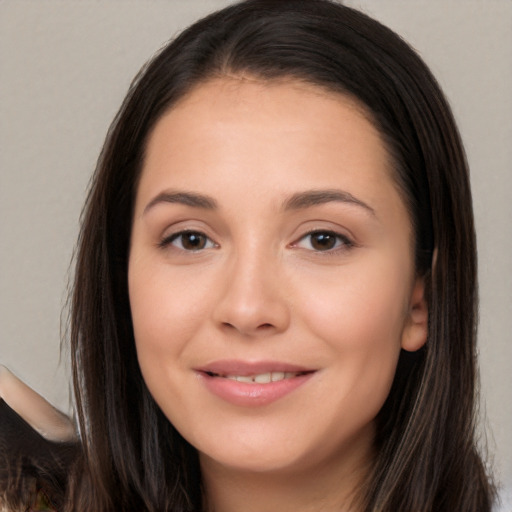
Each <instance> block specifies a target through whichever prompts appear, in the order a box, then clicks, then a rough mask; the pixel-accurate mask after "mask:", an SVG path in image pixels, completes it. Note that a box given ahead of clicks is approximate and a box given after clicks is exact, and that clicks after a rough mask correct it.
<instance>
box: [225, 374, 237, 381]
mask: <svg viewBox="0 0 512 512" xmlns="http://www.w3.org/2000/svg"><path fill="white" fill-rule="evenodd" d="M226 379H229V380H236V375H227V376H226Z"/></svg>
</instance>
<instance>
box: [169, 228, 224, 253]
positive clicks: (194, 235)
mask: <svg viewBox="0 0 512 512" xmlns="http://www.w3.org/2000/svg"><path fill="white" fill-rule="evenodd" d="M161 245H164V246H165V245H173V246H174V247H177V248H178V249H182V250H184V251H201V250H203V249H210V248H212V247H215V244H214V243H213V241H212V240H210V238H208V237H207V236H206V235H205V234H203V233H200V232H199V231H182V232H180V233H175V234H174V235H172V236H170V237H169V238H167V239H166V240H164V241H163V243H162V244H161Z"/></svg>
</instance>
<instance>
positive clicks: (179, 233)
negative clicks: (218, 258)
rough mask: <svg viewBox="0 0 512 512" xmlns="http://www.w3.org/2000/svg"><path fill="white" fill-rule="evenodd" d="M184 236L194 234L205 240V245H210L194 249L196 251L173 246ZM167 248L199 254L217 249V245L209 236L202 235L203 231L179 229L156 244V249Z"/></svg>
mask: <svg viewBox="0 0 512 512" xmlns="http://www.w3.org/2000/svg"><path fill="white" fill-rule="evenodd" d="M186 234H195V235H199V236H202V237H204V238H206V239H207V244H208V242H210V244H209V246H208V247H202V248H200V249H196V250H194V249H185V248H184V247H178V246H176V245H174V244H173V242H174V241H175V240H177V239H179V238H180V237H181V236H183V235H186ZM169 246H172V247H173V248H174V249H177V250H179V251H183V252H190V253H193V252H201V251H204V250H207V249H214V248H217V247H219V245H218V244H217V243H216V242H215V241H214V240H213V239H212V238H211V237H210V236H208V235H207V234H206V233H204V231H202V230H200V229H191V228H188V229H179V230H177V231H173V232H172V233H170V234H168V235H165V236H164V237H162V239H161V240H160V241H159V242H158V247H159V248H161V249H165V248H168V247H169Z"/></svg>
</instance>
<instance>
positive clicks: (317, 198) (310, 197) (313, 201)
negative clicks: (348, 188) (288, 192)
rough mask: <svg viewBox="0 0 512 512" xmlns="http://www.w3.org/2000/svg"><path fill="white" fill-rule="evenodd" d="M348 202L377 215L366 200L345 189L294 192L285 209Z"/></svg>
mask: <svg viewBox="0 0 512 512" xmlns="http://www.w3.org/2000/svg"><path fill="white" fill-rule="evenodd" d="M332 202H337V203H347V204H352V205H356V206H359V207H361V208H364V209H365V210H366V211H367V212H368V213H370V214H371V215H372V216H374V217H375V216H376V214H375V210H374V209H373V208H372V207H371V206H369V205H367V204H366V203H365V202H364V201H361V200H360V199H357V197H354V196H353V195H352V194H350V193H349V192H345V191H343V190H333V189H328V190H309V191H306V192H299V193H297V194H293V195H292V196H291V197H290V198H289V199H287V200H286V201H285V204H284V210H302V209H305V208H310V207H312V206H317V205H321V204H325V203H332Z"/></svg>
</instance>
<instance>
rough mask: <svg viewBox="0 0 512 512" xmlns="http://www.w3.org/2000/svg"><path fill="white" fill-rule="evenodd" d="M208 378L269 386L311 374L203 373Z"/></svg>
mask: <svg viewBox="0 0 512 512" xmlns="http://www.w3.org/2000/svg"><path fill="white" fill-rule="evenodd" d="M204 373H205V374H206V375H208V376H209V377H218V378H222V379H229V380H235V381H237V382H245V383H248V384H251V383H252V384H269V383H270V382H278V381H281V380H286V379H293V378H294V377H300V376H302V375H308V374H310V373H313V370H311V371H300V372H278V371H276V372H265V373H257V374H253V375H232V374H220V373H214V372H210V371H206V372H204Z"/></svg>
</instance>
